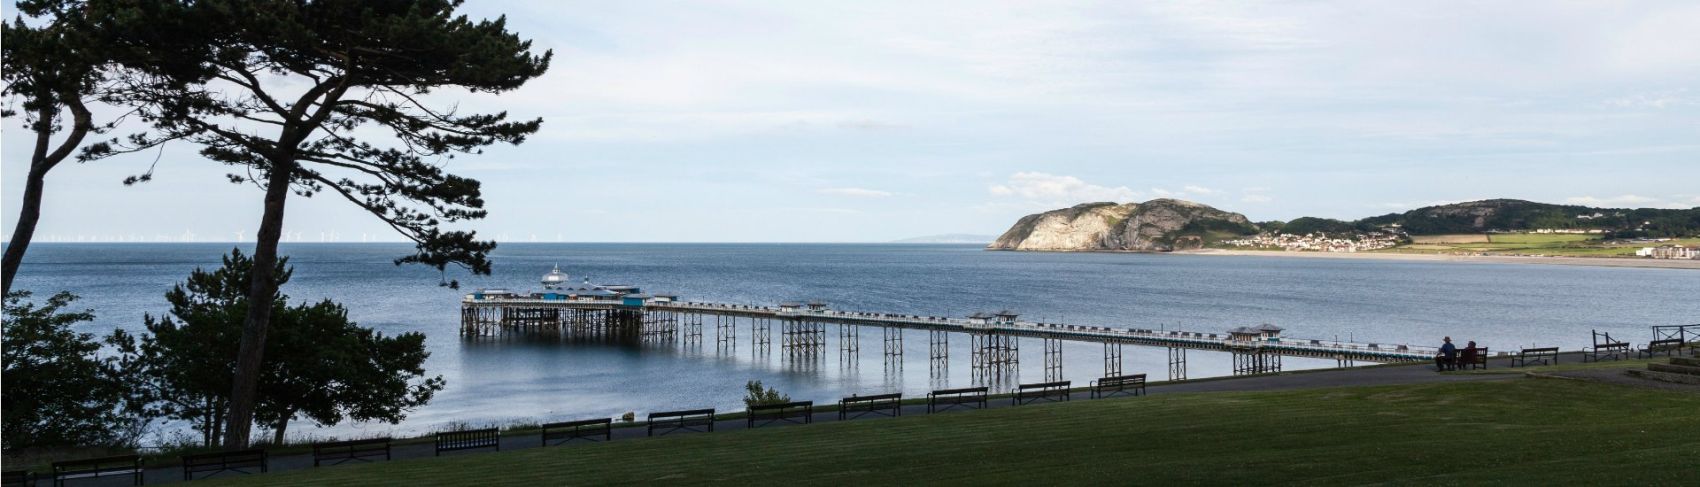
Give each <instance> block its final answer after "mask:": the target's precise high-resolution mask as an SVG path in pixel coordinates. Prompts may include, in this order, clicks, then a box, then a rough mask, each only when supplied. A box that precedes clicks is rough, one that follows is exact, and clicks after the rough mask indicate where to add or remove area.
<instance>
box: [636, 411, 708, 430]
mask: <svg viewBox="0 0 1700 487" xmlns="http://www.w3.org/2000/svg"><path fill="white" fill-rule="evenodd" d="M659 428H665V429H664V430H662V431H661V434H663V435H665V434H668V433H672V432H675V431H681V430H683V431H695V432H699V433H707V432H711V431H714V409H712V408H710V409H691V410H685V411H665V412H659V413H649V436H655V430H656V429H659Z"/></svg>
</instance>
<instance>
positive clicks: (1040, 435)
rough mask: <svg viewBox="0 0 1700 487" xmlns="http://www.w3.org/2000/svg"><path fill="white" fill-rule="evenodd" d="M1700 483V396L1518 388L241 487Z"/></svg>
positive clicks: (960, 415)
mask: <svg viewBox="0 0 1700 487" xmlns="http://www.w3.org/2000/svg"><path fill="white" fill-rule="evenodd" d="M1696 475H1700V394H1693V393H1685V392H1670V391H1661V390H1655V389H1643V388H1634V387H1625V386H1616V385H1609V384H1600V383H1591V382H1582V381H1571V380H1551V379H1532V378H1517V379H1508V380H1505V381H1488V382H1459V383H1446V384H1428V385H1414V386H1378V387H1357V388H1334V389H1314V390H1302V391H1282V392H1245V393H1212V394H1163V395H1157V396H1151V397H1140V398H1125V399H1116V400H1078V401H1075V402H1071V403H1066V404H1052V405H1042V406H1025V407H1020V408H1008V409H999V410H991V411H972V412H956V413H949V414H941V415H934V416H906V417H903V418H899V419H883V418H882V419H868V420H861V421H850V422H842V423H840V422H825V423H818V424H814V425H810V426H791V427H782V428H772V429H761V430H754V431H726V432H719V433H711V434H697V435H691V436H677V437H668V438H656V439H640V440H616V441H614V442H611V443H607V444H594V445H582V446H576V447H555V448H547V449H530V450H521V451H512V452H501V453H488V454H476V455H465V456H457V457H451V458H439V459H417V460H401V461H395V462H390V463H376V464H364V465H347V466H339V467H330V468H320V469H312V470H303V471H293V472H280V473H274V474H267V475H261V476H254V477H248V478H233V479H229V480H226V481H225V482H228V483H233V484H262V485H303V484H314V485H377V484H476V485H485V484H516V485H521V484H523V485H534V484H545V485H555V484H562V483H568V484H604V483H650V482H654V481H658V480H672V481H678V482H685V483H699V482H732V483H735V484H751V483H764V484H779V483H785V484H790V483H801V484H863V483H876V484H898V483H906V484H907V483H918V482H925V483H932V484H940V483H970V482H972V483H997V484H1014V483H1041V484H1056V483H1081V484H1084V483H1116V484H1121V483H1140V484H1166V483H1171V482H1179V483H1209V484H1228V485H1246V484H1259V485H1262V484H1271V483H1305V484H1384V483H1391V484H1422V485H1433V484H1452V483H1491V484H1548V485H1554V484H1556V485H1577V484H1613V485H1622V484H1638V485H1639V484H1655V485H1656V484H1667V485H1668V484H1685V483H1686V484H1688V485H1693V484H1692V482H1694V481H1695V480H1696ZM203 483H206V482H203Z"/></svg>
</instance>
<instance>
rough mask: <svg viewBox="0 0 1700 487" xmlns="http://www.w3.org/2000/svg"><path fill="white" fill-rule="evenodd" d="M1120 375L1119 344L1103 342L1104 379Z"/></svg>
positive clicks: (1120, 349)
mask: <svg viewBox="0 0 1700 487" xmlns="http://www.w3.org/2000/svg"><path fill="white" fill-rule="evenodd" d="M1118 375H1122V344H1121V342H1104V377H1115V376H1118Z"/></svg>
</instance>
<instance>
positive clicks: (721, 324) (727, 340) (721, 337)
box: [714, 315, 738, 351]
mask: <svg viewBox="0 0 1700 487" xmlns="http://www.w3.org/2000/svg"><path fill="white" fill-rule="evenodd" d="M714 341H715V343H716V345H718V348H719V349H720V350H722V351H727V350H736V349H737V348H738V318H737V317H734V316H726V315H714Z"/></svg>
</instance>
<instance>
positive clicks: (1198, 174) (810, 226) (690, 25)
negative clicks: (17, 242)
mask: <svg viewBox="0 0 1700 487" xmlns="http://www.w3.org/2000/svg"><path fill="white" fill-rule="evenodd" d="M465 11H466V13H468V14H469V15H471V16H473V17H475V18H478V17H482V18H493V17H496V16H500V15H504V14H505V15H506V16H507V18H508V21H509V27H510V28H511V29H512V30H514V31H516V32H518V33H519V34H521V35H522V36H524V37H527V38H530V39H532V40H533V41H534V43H535V44H534V47H535V48H536V49H538V50H543V49H550V50H553V51H554V55H555V57H554V61H553V63H552V65H551V68H550V70H549V72H548V73H547V74H546V75H545V76H543V77H542V78H540V79H537V80H535V81H532V82H531V83H529V84H528V85H526V86H525V87H524V88H522V89H520V90H517V91H513V92H509V93H504V94H501V95H496V96H489V95H477V96H457V95H452V94H447V95H446V94H439V95H437V98H436V100H435V101H437V102H439V103H441V104H443V106H448V105H458V106H459V107H460V108H461V109H462V110H463V111H466V110H484V111H499V110H506V111H508V112H509V113H510V114H511V115H513V116H515V117H527V118H528V117H541V118H542V119H543V128H542V130H541V131H540V132H539V133H537V134H536V135H534V136H533V137H531V138H530V139H529V140H528V141H527V142H525V143H524V144H523V145H520V146H499V147H492V148H490V149H489V150H487V151H485V152H484V153H483V154H480V155H475V156H465V157H459V158H456V159H455V160H454V161H452V162H448V166H447V167H448V168H449V170H450V171H451V172H454V173H456V174H460V175H463V176H468V177H472V178H475V179H478V180H480V181H483V183H484V186H483V188H484V192H485V200H486V208H487V209H488V210H489V212H490V215H489V217H488V218H486V219H484V220H482V221H477V222H473V223H471V224H469V225H465V226H462V227H458V228H465V229H472V230H477V231H478V232H479V234H480V235H481V236H485V237H490V238H496V239H498V240H499V241H509V242H523V241H533V240H535V241H592V242H882V241H890V240H895V239H901V238H907V237H915V236H923V235H932V234H944V233H966V234H981V235H996V234H998V233H1001V232H1003V231H1004V230H1005V229H1006V228H1007V227H1008V226H1009V225H1010V224H1012V223H1013V222H1014V221H1015V220H1016V219H1017V218H1019V217H1021V216H1022V215H1025V214H1028V213H1033V212H1038V211H1044V210H1049V209H1055V208H1061V207H1066V206H1072V205H1074V204H1078V203H1084V202H1092V201H1123V202H1125V201H1144V200H1147V199H1151V198H1159V197H1173V198H1183V199H1188V200H1193V201H1198V202H1202V203H1206V204H1210V205H1214V206H1217V207H1219V208H1222V209H1226V210H1230V211H1235V212H1240V213H1243V214H1245V215H1246V216H1248V217H1250V218H1252V219H1253V220H1272V219H1291V218H1295V217H1299V216H1322V217H1333V218H1343V219H1351V218H1360V217H1365V216H1371V215H1378V214H1384V213H1390V212H1395V211H1404V210H1408V209H1412V208H1416V207H1420V206H1426V205H1430V204H1435V203H1442V202H1456V201H1468V200H1474V199H1485V198H1502V197H1503V198H1520V199H1529V200H1536V201H1543V202H1553V203H1577V204H1588V205H1595V206H1612V207H1643V206H1655V207H1671V208H1688V207H1696V206H1700V184H1696V181H1700V177H1697V176H1700V3H1696V2H1692V1H1687V2H1681V1H1677V2H1656V1H1654V2H1616V1H1602V2H1367V1H1342V2H1327V1H1321V2H1184V3H1182V2H1176V3H1167V2H1107V3H1062V2H1010V3H1005V2H992V1H973V2H879V1H870V2H838V3H836V4H828V3H826V2H648V1H633V2H568V1H548V2H543V1H537V2H517V1H507V2H468V5H467V6H466V7H465ZM3 137H4V140H3V146H0V156H3V174H0V176H3V181H0V190H3V193H4V194H3V196H4V198H3V200H0V204H3V205H4V212H3V213H4V216H3V219H0V223H3V225H4V227H5V232H6V233H7V234H8V235H9V234H10V232H11V229H12V227H13V226H14V225H15V224H16V221H17V210H16V207H17V204H18V201H19V199H20V198H21V193H22V186H23V180H22V176H23V175H24V174H25V171H26V168H27V163H28V157H29V150H30V145H31V143H32V141H33V139H32V136H31V135H30V134H29V133H28V132H26V131H24V130H22V128H21V126H20V125H19V122H18V121H17V120H7V121H6V122H5V125H4V135H3ZM195 150H196V149H195V148H194V147H191V146H188V145H183V144H179V145H174V146H169V147H167V148H166V149H165V150H164V151H161V152H158V153H146V154H134V155H129V156H125V157H119V158H113V159H108V160H102V161H97V162H93V163H88V164H76V163H66V164H65V165H62V166H61V167H59V168H57V169H56V170H55V171H54V172H53V173H52V174H50V175H49V180H48V183H47V197H46V200H45V204H44V205H45V211H44V216H43V218H42V222H41V224H40V227H39V228H38V231H37V236H36V239H37V241H78V240H97V241H99V240H107V241H109V240H125V241H181V240H194V241H251V240H252V238H253V237H252V235H253V233H254V232H253V231H254V229H255V228H257V226H258V219H259V214H260V200H261V196H262V195H261V191H260V190H259V189H257V188H255V187H253V186H244V185H234V184H231V183H229V182H226V181H225V178H224V176H223V175H224V174H225V173H226V172H228V171H229V169H230V168H227V167H224V166H221V165H218V164H216V163H211V162H209V161H205V160H202V159H200V158H199V157H197V156H196V155H195ZM156 158H157V159H158V168H157V169H156V171H155V173H154V180H153V181H152V182H149V183H146V184H143V185H138V186H134V187H125V186H123V185H122V184H120V182H121V181H122V180H123V179H124V177H126V176H129V175H132V174H136V173H139V172H142V171H144V170H145V169H146V168H147V167H148V166H149V165H150V164H153V163H154V162H155V159H156ZM285 230H286V232H287V233H289V237H288V239H287V240H293V241H306V242H314V241H321V240H336V241H343V242H357V241H366V240H383V241H394V240H399V238H400V237H399V236H397V235H395V234H393V233H391V232H389V231H388V230H386V228H385V227H384V226H383V225H382V224H381V223H379V222H378V221H377V220H376V219H374V218H372V217H370V216H368V215H365V214H363V213H361V212H360V211H358V210H356V209H355V208H354V207H352V206H351V205H349V204H347V203H346V202H344V201H339V200H334V199H331V198H327V197H315V198H311V199H302V198H292V200H291V202H290V204H289V210H288V218H287V221H286V225H285Z"/></svg>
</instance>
